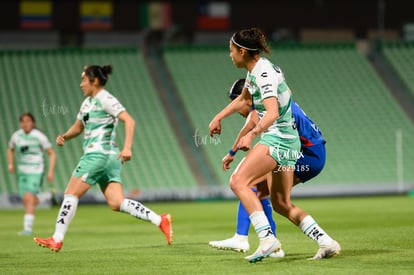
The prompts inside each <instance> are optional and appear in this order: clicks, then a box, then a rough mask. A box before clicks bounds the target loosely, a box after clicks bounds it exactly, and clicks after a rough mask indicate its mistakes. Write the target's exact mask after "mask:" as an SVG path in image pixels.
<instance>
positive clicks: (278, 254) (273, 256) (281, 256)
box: [269, 249, 285, 258]
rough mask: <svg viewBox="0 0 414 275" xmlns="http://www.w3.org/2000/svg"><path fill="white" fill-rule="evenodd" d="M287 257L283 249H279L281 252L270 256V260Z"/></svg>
mask: <svg viewBox="0 0 414 275" xmlns="http://www.w3.org/2000/svg"><path fill="white" fill-rule="evenodd" d="M284 257H285V251H283V250H282V249H279V251H276V252H273V253H272V254H270V255H269V258H284Z"/></svg>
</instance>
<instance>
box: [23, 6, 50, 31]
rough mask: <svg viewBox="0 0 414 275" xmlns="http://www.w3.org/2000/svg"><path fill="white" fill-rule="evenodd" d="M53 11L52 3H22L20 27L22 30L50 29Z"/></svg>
mask: <svg viewBox="0 0 414 275" xmlns="http://www.w3.org/2000/svg"><path fill="white" fill-rule="evenodd" d="M52 9H53V8H52V2H51V1H21V2H20V27H21V28H22V29H50V28H51V27H52Z"/></svg>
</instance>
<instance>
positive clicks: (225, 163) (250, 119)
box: [221, 110, 259, 171]
mask: <svg viewBox="0 0 414 275" xmlns="http://www.w3.org/2000/svg"><path fill="white" fill-rule="evenodd" d="M258 122H259V115H258V114H257V112H256V111H255V110H253V111H251V112H250V113H249V115H248V116H247V118H246V122H245V123H244V126H243V128H242V129H241V130H240V132H239V134H238V135H237V137H236V140H235V141H234V143H233V146H232V147H231V150H233V152H234V153H236V152H237V150H239V148H238V144H239V141H240V139H241V138H242V137H243V136H245V135H246V134H247V133H248V132H249V131H250V130H251V129H253V128H254V127H255V126H256V124H257V123H258ZM233 160H234V155H233V156H232V155H230V153H227V155H225V156H224V158H223V159H222V161H221V163H222V168H223V171H225V170H227V169H230V163H232V162H233Z"/></svg>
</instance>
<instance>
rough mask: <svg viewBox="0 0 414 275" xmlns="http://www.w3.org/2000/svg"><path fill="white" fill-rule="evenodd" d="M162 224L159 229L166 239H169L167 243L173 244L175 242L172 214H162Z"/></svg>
mask: <svg viewBox="0 0 414 275" xmlns="http://www.w3.org/2000/svg"><path fill="white" fill-rule="evenodd" d="M160 216H161V223H160V225H159V228H160V229H161V231H162V233H164V235H165V237H166V238H167V243H168V244H171V243H172V240H173V230H172V221H171V220H172V218H171V215H170V214H161V215H160Z"/></svg>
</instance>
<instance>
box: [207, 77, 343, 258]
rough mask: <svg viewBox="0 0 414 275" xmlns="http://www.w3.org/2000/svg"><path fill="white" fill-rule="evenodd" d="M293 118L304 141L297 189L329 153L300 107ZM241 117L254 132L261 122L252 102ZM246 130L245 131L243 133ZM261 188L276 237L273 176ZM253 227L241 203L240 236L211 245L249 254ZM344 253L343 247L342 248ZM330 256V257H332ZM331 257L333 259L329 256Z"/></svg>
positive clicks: (236, 91) (235, 90) (234, 91)
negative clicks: (271, 191)
mask: <svg viewBox="0 0 414 275" xmlns="http://www.w3.org/2000/svg"><path fill="white" fill-rule="evenodd" d="M244 82H245V79H239V80H237V81H236V82H235V83H234V84H233V85H232V87H231V89H230V91H229V97H230V99H231V100H234V99H235V98H236V97H237V96H239V95H240V94H241V91H242V88H243V85H244ZM291 108H292V114H293V118H294V121H295V125H296V128H297V129H298V133H299V137H300V140H301V155H300V157H299V158H298V160H297V162H296V165H295V171H294V174H295V178H294V183H293V185H294V186H295V185H296V184H298V183H301V182H303V183H304V182H306V181H308V180H310V179H312V178H314V177H316V176H317V175H318V174H319V173H320V172H321V170H322V169H323V167H324V165H325V158H326V151H325V143H326V141H325V139H324V138H323V136H322V133H321V131H320V130H319V128H318V126H317V125H316V124H315V123H314V122H313V121H312V120H311V119H310V118H309V117H308V116H307V115H306V114H305V113H304V112H303V110H302V109H301V108H300V106H299V105H298V104H297V103H296V102H294V101H292V105H291ZM239 113H240V114H241V115H242V116H243V117H246V118H247V120H246V124H245V126H244V128H246V129H251V128H252V127H254V125H255V124H256V123H257V122H258V116H257V113H256V111H254V107H253V104H252V102H251V101H250V104H248V105H246V106H244V107H243V109H241V110H240V111H239ZM244 131H245V130H244V129H242V130H241V133H243V132H244ZM239 136H240V135H239ZM237 143H238V141H237V139H236V141H235V143H234V145H233V148H232V150H235V151H236V150H237V147H236V145H237ZM233 160H234V156H231V155H229V154H227V155H226V156H225V157H224V158H223V169H228V168H229V165H230V163H231V162H232V161H233ZM258 182H259V183H258V185H257V190H258V194H259V198H260V202H261V203H262V205H263V209H264V211H265V214H266V216H267V218H268V220H269V222H270V224H271V225H272V230H273V231H274V232H275V234H276V225H275V223H274V221H273V217H272V209H271V206H270V202H269V199H268V198H267V195H268V193H269V191H268V184H267V183H268V182H269V184H271V183H272V173H269V174H268V175H267V176H266V178H265V179H264V181H263V179H259V180H258ZM249 227H250V220H249V217H248V215H247V213H246V210H245V209H244V207H243V205H242V204H241V203H239V207H238V213H237V230H236V234H235V235H234V236H233V237H232V238H229V239H225V240H222V241H211V242H209V244H210V246H212V247H216V248H219V249H232V250H236V251H242V252H245V251H247V250H249V247H250V246H249V242H248V232H249ZM339 250H340V247H339ZM339 250H335V251H334V253H333V254H332V256H333V255H336V254H339V252H340V251H339ZM328 254H329V253H328ZM327 256H329V255H327ZM270 257H275V258H281V257H284V252H283V250H282V249H281V250H279V251H278V252H277V253H273V254H271V255H270Z"/></svg>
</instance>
